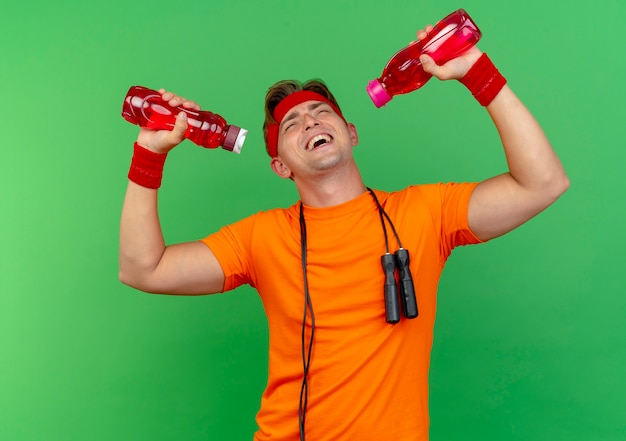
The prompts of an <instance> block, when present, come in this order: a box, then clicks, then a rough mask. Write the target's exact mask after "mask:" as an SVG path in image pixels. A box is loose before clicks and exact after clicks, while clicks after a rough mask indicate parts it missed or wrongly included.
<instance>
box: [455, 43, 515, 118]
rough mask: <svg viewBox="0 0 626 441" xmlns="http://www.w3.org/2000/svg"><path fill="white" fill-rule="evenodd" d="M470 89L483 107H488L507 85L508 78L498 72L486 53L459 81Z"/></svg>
mask: <svg viewBox="0 0 626 441" xmlns="http://www.w3.org/2000/svg"><path fill="white" fill-rule="evenodd" d="M459 81H460V82H461V84H463V85H464V86H465V87H467V88H468V89H469V91H470V92H471V93H472V95H473V96H474V98H476V100H477V101H478V102H479V103H480V105H481V106H488V105H489V104H490V103H491V101H493V99H494V98H495V97H496V95H498V93H499V92H500V91H501V90H502V88H503V87H504V85H505V84H506V78H504V77H503V76H502V74H501V73H500V72H499V71H498V69H497V68H496V66H494V64H493V63H492V62H491V60H490V59H489V57H488V56H487V54H486V53H483V54H482V55H481V56H480V58H478V60H476V62H475V63H474V65H473V66H472V67H471V68H470V70H468V71H467V73H466V74H465V76H464V77H463V78H461V79H460V80H459Z"/></svg>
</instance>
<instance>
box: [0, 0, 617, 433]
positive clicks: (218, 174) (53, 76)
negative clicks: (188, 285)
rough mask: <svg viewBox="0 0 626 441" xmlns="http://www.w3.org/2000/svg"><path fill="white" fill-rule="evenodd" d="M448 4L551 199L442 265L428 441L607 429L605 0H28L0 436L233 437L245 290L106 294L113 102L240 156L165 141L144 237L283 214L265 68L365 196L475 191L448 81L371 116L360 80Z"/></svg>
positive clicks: (239, 409) (484, 139)
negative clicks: (348, 162) (548, 146)
mask: <svg viewBox="0 0 626 441" xmlns="http://www.w3.org/2000/svg"><path fill="white" fill-rule="evenodd" d="M564 5H572V6H564ZM459 7H463V8H465V9H467V11H468V12H469V13H470V14H471V15H472V17H473V18H474V19H475V21H476V22H477V23H478V25H479V26H480V27H481V29H482V31H483V39H482V40H481V42H480V44H479V46H480V47H481V49H483V50H484V51H486V52H488V53H489V54H490V56H491V58H492V59H493V60H494V62H495V63H496V65H497V66H498V67H499V69H500V70H501V71H502V72H503V73H504V74H505V76H506V77H507V78H508V80H509V84H510V85H511V87H512V88H513V89H514V90H515V92H516V93H517V94H518V95H519V96H520V97H521V98H522V99H523V101H524V102H525V103H526V104H527V105H528V107H529V108H530V109H531V111H532V112H533V113H534V114H535V116H536V117H537V119H538V120H539V121H540V122H541V124H542V125H543V127H544V129H545V131H546V132H547V134H548V136H549V137H550V139H551V141H552V143H553V146H554V148H555V149H556V151H557V152H558V153H559V155H560V157H561V158H562V161H563V163H564V165H565V167H566V169H567V171H568V174H569V176H570V179H571V182H572V184H571V188H570V189H569V191H568V192H567V193H566V194H565V195H564V196H563V197H562V198H561V199H560V200H559V201H558V202H557V203H556V204H555V205H554V206H552V207H551V208H550V209H548V210H547V211H546V212H544V213H542V214H541V215H540V216H539V217H537V218H536V219H534V220H533V221H531V222H530V223H528V224H526V225H524V226H522V227H521V228H519V229H518V230H516V231H514V232H512V233H510V234H509V235H507V236H505V237H502V238H500V239H497V240H494V241H492V242H490V243H488V244H485V245H480V246H475V247H465V248H462V249H459V250H457V251H455V253H454V254H453V256H452V257H451V259H450V260H449V264H448V266H447V267H446V269H445V271H444V275H443V279H442V281H441V284H440V297H439V298H440V301H439V302H440V303H439V305H440V306H439V315H438V320H437V324H436V337H435V347H434V350H433V360H432V367H431V438H432V440H435V441H437V440H452V439H466V440H503V439H507V440H533V441H538V440H603V441H604V440H606V441H609V440H624V439H626V368H625V367H624V363H625V362H626V325H625V324H624V316H625V315H626V314H625V313H626V296H625V294H626V292H625V291H626V282H625V276H624V273H625V271H624V268H623V263H624V246H625V245H626V239H625V234H624V218H625V214H626V211H625V208H624V196H623V193H624V179H623V177H624V173H623V170H624V165H625V158H626V157H625V154H624V147H626V146H625V145H624V134H623V133H624V128H625V124H624V122H623V119H624V116H625V112H624V110H623V106H624V100H625V99H626V94H625V93H624V79H625V78H626V75H625V62H624V55H625V54H626V50H625V49H626V48H625V45H624V39H623V32H624V19H625V18H626V13H625V12H626V7H625V6H624V3H623V1H622V0H612V1H611V0H598V1H595V2H585V3H580V2H575V3H563V2H557V1H549V0H548V1H546V0H541V1H539V0H526V1H523V2H521V1H511V2H503V1H502V0H466V1H465V2H462V3H459V2H453V1H448V0H439V1H399V0H385V1H377V2H373V1H369V0H359V1H345V2H342V1H337V0H318V1H316V2H293V1H253V0H245V1H244V0H225V1H223V2H219V3H218V2H216V1H213V0H208V1H204V2H196V3H190V2H166V1H162V0H155V1H144V0H137V1H126V2H120V1H118V0H113V1H106V2H104V1H103V2H82V1H80V2H79V1H77V2H69V1H63V0H60V1H57V2H44V1H42V0H37V1H34V2H33V1H23V2H11V3H10V5H6V4H5V5H4V6H3V7H2V8H1V9H2V12H1V13H0V37H1V39H0V47H1V48H2V52H1V61H0V76H1V80H0V92H1V93H0V99H1V100H2V104H1V106H0V109H1V110H0V112H1V114H2V118H1V119H0V124H1V126H2V131H1V134H0V140H1V143H2V156H1V159H0V197H1V201H0V202H1V203H0V247H1V253H0V440H2V441H14V440H15V441H52V440H64V441H67V440H81V441H82V440H90V441H100V440H118V441H127V440H151V441H161V440H163V441H165V440H186V441H196V440H215V439H220V440H250V439H251V438H252V433H253V432H254V430H255V427H256V426H255V422H254V416H255V413H256V411H257V408H258V405H259V401H260V395H261V392H262V390H263V387H264V385H265V379H266V373H267V370H266V351H267V327H266V322H265V317H264V314H263V310H262V306H261V303H260V301H259V299H258V297H257V295H256V293H255V292H254V291H253V290H251V289H249V288H248V287H244V288H241V289H238V290H236V291H235V292H232V293H228V294H224V295H217V296H204V297H196V298H189V297H169V296H154V295H147V294H144V293H141V292H138V291H135V290H133V289H131V288H129V287H126V286H124V285H122V284H121V283H120V282H119V281H118V278H117V252H118V227H119V215H120V210H121V204H122V199H123V195H124V191H125V187H126V182H127V180H126V173H127V171H128V165H129V162H130V156H131V148H132V143H133V141H134V140H135V139H136V134H137V128H136V127H135V126H133V125H131V124H128V123H127V122H125V121H124V120H123V119H122V118H121V116H120V111H121V104H122V100H123V98H124V95H125V93H126V91H127V90H128V87H130V86H131V85H134V84H140V85H144V86H148V87H152V88H159V87H165V88H167V89H169V90H173V91H176V92H177V93H179V94H181V95H183V96H186V97H190V98H192V99H194V100H195V101H197V102H199V103H200V104H201V105H202V106H203V107H204V108H206V109H209V110H213V111H215V112H217V113H220V114H221V115H223V116H224V117H225V118H226V119H227V120H229V122H232V123H234V124H237V125H240V126H242V127H244V128H247V129H248V130H249V131H250V133H249V136H248V139H247V140H246V143H245V145H244V148H243V152H242V154H241V155H239V156H238V155H235V154H232V153H229V152H226V151H224V150H221V149H220V150H212V151H207V150H204V149H201V148H197V147H196V146H195V145H194V144H192V143H190V142H189V141H185V143H183V145H181V147H180V148H178V149H177V150H175V151H174V152H173V153H172V154H171V155H170V157H169V159H168V163H167V165H166V171H165V177H164V186H163V188H162V190H161V192H160V202H159V204H160V210H161V214H162V224H163V229H164V234H165V237H166V240H167V242H169V243H172V242H179V241H188V240H195V239H198V238H201V237H203V236H205V235H206V234H209V233H211V232H213V231H214V230H216V229H217V228H219V227H220V226H221V225H224V224H226V223H229V222H232V221H235V220H237V219H239V218H241V217H243V216H246V215H248V214H251V213H254V212H256V211H258V210H261V209H266V208H270V207H275V206H287V205H289V204H291V203H293V202H294V201H295V200H296V198H297V195H296V193H295V189H294V188H293V184H292V183H291V182H290V181H284V180H281V179H279V178H277V177H276V176H275V175H273V173H272V172H271V170H270V169H269V167H268V163H269V161H268V158H267V156H266V155H265V153H264V148H263V145H262V137H261V124H262V118H263V110H262V109H263V98H264V95H265V92H266V90H267V88H268V87H269V85H271V84H272V83H274V82H275V81H277V80H279V79H283V78H297V79H301V80H306V79H309V78H313V77H320V78H323V79H324V80H325V81H326V82H327V83H328V84H329V85H330V87H331V89H332V90H333V91H334V93H335V94H336V96H337V98H338V99H339V101H340V103H341V106H342V109H343V111H344V114H345V115H346V116H347V118H348V119H349V120H351V121H352V122H354V123H355V124H356V126H357V128H358V129H359V134H360V139H361V142H360V145H359V147H357V149H356V156H357V159H358V161H359V163H360V164H361V168H362V172H363V175H364V178H365V180H366V183H367V184H368V185H370V186H373V187H377V188H381V189H386V190H394V189H399V188H402V187H404V186H406V185H408V184H411V183H422V182H436V181H449V180H461V181H465V180H481V179H483V178H486V177H489V176H492V175H495V174H498V173H500V172H502V171H504V170H505V163H504V158H503V154H502V150H501V147H500V145H499V140H498V138H497V135H496V132H495V129H494V128H493V126H492V124H491V122H490V120H489V118H488V115H487V114H486V112H485V111H484V110H482V109H481V108H480V107H479V106H478V105H477V104H476V103H475V102H474V101H473V99H472V98H471V96H470V95H469V93H468V92H467V91H466V90H465V89H464V88H463V87H462V86H461V85H459V84H458V83H456V82H439V81H437V80H433V81H431V82H429V83H428V84H427V85H426V86H425V87H424V88H423V89H421V90H419V91H417V92H415V93H413V94H410V95H406V96H401V97H397V98H395V99H394V100H393V101H392V102H391V103H390V104H389V105H387V106H386V107H385V108H383V109H380V110H378V109H376V108H375V107H374V106H373V105H372V103H371V102H370V101H369V98H368V97H367V95H366V93H365V90H364V88H365V85H366V83H367V81H369V80H370V79H372V78H374V77H377V76H378V75H379V74H380V72H381V71H382V68H383V66H384V64H385V63H386V62H387V60H388V59H389V58H390V56H391V55H392V54H393V53H394V52H395V51H396V50H398V49H400V48H401V47H403V46H404V45H405V44H407V43H408V42H409V41H410V40H412V39H414V37H415V31H416V30H417V29H418V28H420V27H422V26H423V25H425V24H427V23H433V22H435V21H437V20H438V19H440V18H442V17H443V16H444V15H446V14H448V13H449V12H451V11H453V10H455V9H457V8H459Z"/></svg>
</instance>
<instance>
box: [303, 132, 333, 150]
mask: <svg viewBox="0 0 626 441" xmlns="http://www.w3.org/2000/svg"><path fill="white" fill-rule="evenodd" d="M330 140H331V138H330V136H329V135H326V134H323V135H317V136H314V137H313V138H312V139H311V140H310V141H309V143H308V144H307V146H306V149H307V150H313V149H314V148H315V147H318V146H320V145H322V144H326V143H327V142H330Z"/></svg>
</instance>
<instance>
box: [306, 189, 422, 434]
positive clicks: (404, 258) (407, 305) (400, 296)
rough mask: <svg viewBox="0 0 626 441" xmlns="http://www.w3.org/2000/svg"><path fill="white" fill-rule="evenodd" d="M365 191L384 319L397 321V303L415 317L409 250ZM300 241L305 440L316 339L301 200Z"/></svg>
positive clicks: (378, 203)
mask: <svg viewBox="0 0 626 441" xmlns="http://www.w3.org/2000/svg"><path fill="white" fill-rule="evenodd" d="M367 191H368V192H369V193H370V194H371V195H372V198H373V199H374V202H375V203H376V207H377V209H378V214H379V215H380V224H381V226H382V229H383V235H384V237H385V254H383V255H382V256H381V258H380V259H381V264H382V267H383V272H384V274H385V284H384V297H385V320H386V321H387V323H389V324H396V323H398V322H399V321H400V303H402V310H403V312H404V316H405V317H406V318H408V319H413V318H415V317H417V315H418V311H417V300H416V297H415V288H414V286H413V277H412V276H411V269H410V268H409V252H408V250H406V249H404V248H403V247H402V242H401V241H400V237H399V236H398V232H397V231H396V228H395V227H394V225H393V222H391V219H390V218H389V215H388V214H387V212H386V211H385V209H384V208H383V207H382V205H381V204H380V202H379V201H378V198H377V197H376V194H375V193H374V191H373V190H372V189H371V188H369V187H367ZM385 221H386V222H385ZM386 223H388V224H389V226H390V227H391V230H392V231H393V234H394V236H395V238H396V241H397V243H398V250H396V252H395V253H393V254H391V253H390V252H389V237H388V234H387V225H386ZM300 244H301V247H302V248H301V256H302V276H303V283H304V313H303V317H302V342H301V344H302V370H303V375H302V386H301V387H300V401H299V405H298V426H299V429H300V440H301V441H305V426H306V411H307V406H308V401H309V370H310V368H311V355H312V352H313V342H314V340H315V313H314V312H313V302H312V301H311V294H310V291H309V281H308V277H307V252H306V250H307V236H306V222H305V220H304V205H303V204H302V202H300ZM309 315H310V316H311V320H310V323H311V331H310V334H309V338H308V341H307V326H306V324H307V321H308V317H309Z"/></svg>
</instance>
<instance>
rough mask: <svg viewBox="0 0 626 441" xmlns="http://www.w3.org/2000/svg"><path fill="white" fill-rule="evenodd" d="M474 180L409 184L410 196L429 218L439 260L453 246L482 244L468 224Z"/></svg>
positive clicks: (445, 257) (445, 256) (449, 251)
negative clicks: (423, 204) (419, 202)
mask: <svg viewBox="0 0 626 441" xmlns="http://www.w3.org/2000/svg"><path fill="white" fill-rule="evenodd" d="M476 185H478V183H439V184H427V185H419V186H414V187H409V192H410V193H411V194H413V197H418V199H419V200H421V201H422V202H424V203H426V204H427V205H428V207H429V209H428V211H429V212H430V216H431V221H432V225H433V228H434V229H435V231H434V232H433V233H434V234H435V235H436V236H438V237H439V243H440V247H441V253H442V257H443V259H444V260H445V259H447V258H448V256H450V253H451V252H452V250H453V249H454V248H455V247H458V246H463V245H470V244H477V243H482V242H483V241H482V240H481V239H480V238H478V237H477V236H476V235H475V234H474V232H473V231H472V230H471V228H470V227H469V218H468V210H469V202H470V198H471V196H472V192H473V191H474V188H476Z"/></svg>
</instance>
